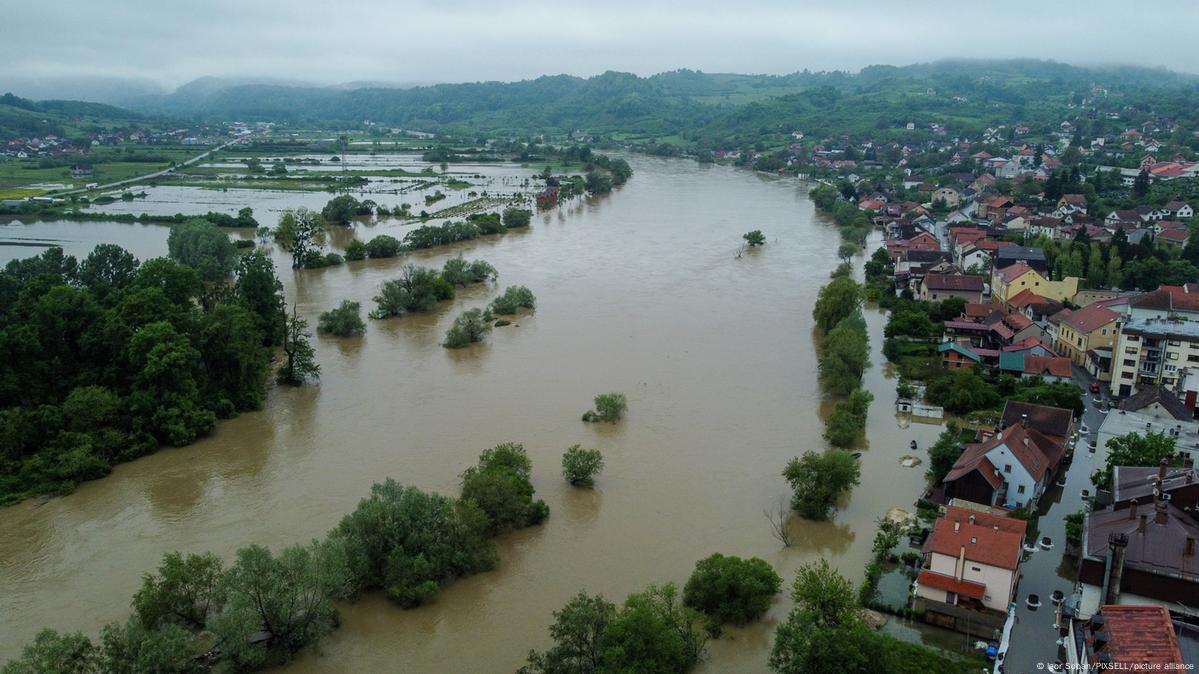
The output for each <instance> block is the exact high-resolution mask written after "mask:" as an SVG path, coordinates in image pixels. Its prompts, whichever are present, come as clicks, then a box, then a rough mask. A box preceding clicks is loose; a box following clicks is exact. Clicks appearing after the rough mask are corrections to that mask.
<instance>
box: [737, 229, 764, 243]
mask: <svg viewBox="0 0 1199 674" xmlns="http://www.w3.org/2000/svg"><path fill="white" fill-rule="evenodd" d="M741 238H743V239H745V243H747V244H749V246H750V248H752V247H754V246H761V245H765V243H766V235H765V234H763V233H762V230H760V229H755V230H752V231H749V232H746V233H744V234H742V235H741Z"/></svg>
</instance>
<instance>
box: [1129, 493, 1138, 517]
mask: <svg viewBox="0 0 1199 674" xmlns="http://www.w3.org/2000/svg"><path fill="white" fill-rule="evenodd" d="M1136 518H1137V500H1136V499H1135V498H1134V499H1133V500H1131V501H1129V502H1128V519H1130V520H1135V519H1136Z"/></svg>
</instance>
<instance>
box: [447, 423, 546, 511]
mask: <svg viewBox="0 0 1199 674" xmlns="http://www.w3.org/2000/svg"><path fill="white" fill-rule="evenodd" d="M531 471H532V462H530V461H529V456H528V454H526V453H525V448H524V446H522V445H520V444H518V443H514V442H507V443H504V444H500V445H496V446H495V447H493V448H491V449H487V450H484V451H483V453H482V454H480V455H479V463H478V464H477V465H475V466H471V467H470V468H467V469H466V470H465V471H463V473H462V500H464V501H468V502H471V503H474V504H475V505H476V506H478V508H479V509H480V510H482V511H483V512H484V513H485V514H486V515H487V517H488V519H489V521H490V525H489V527H488V531H490V532H491V533H493V534H496V533H502V532H505V531H510V530H512V529H521V528H524V527H527V526H531V525H534V524H538V523H540V522H541V521H542V520H544V519H545V518H546V517H547V516H548V515H549V506H547V505H546V504H545V502H544V501H534V500H533V483H532V482H531V481H530V479H529V476H530V473H531Z"/></svg>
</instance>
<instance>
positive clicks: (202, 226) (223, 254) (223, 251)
mask: <svg viewBox="0 0 1199 674" xmlns="http://www.w3.org/2000/svg"><path fill="white" fill-rule="evenodd" d="M167 250H168V251H169V252H170V255H171V259H173V260H175V261H176V262H178V263H180V264H183V265H186V266H188V267H191V268H192V269H194V270H196V273H197V274H199V276H200V279H201V280H202V281H203V282H204V284H205V287H206V289H207V291H206V292H205V296H206V298H208V299H206V302H205V303H206V304H210V303H211V301H212V300H211V295H212V293H213V292H214V291H215V289H216V288H217V287H219V286H220V284H223V283H224V281H225V279H226V278H227V277H228V276H229V273H230V272H231V271H233V265H234V263H235V262H236V261H237V259H236V258H237V247H236V246H234V245H233V242H232V241H230V240H229V235H228V234H226V233H225V232H223V231H221V229H220V228H219V227H217V226H215V225H213V224H212V223H210V222H208V221H207V220H202V219H194V220H188V221H186V222H182V223H179V224H177V225H173V226H172V227H171V233H170V236H168V237H167Z"/></svg>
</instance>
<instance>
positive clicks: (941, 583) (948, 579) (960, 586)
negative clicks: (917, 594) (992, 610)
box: [916, 569, 987, 601]
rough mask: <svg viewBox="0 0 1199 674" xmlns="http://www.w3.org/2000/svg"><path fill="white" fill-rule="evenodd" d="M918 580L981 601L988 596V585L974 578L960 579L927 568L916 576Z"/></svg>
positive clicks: (923, 583)
mask: <svg viewBox="0 0 1199 674" xmlns="http://www.w3.org/2000/svg"><path fill="white" fill-rule="evenodd" d="M916 582H917V583H920V584H921V585H927V586H928V587H935V588H937V589H938V590H945V591H946V592H953V593H954V594H957V595H959V596H962V597H970V598H971V599H978V600H980V601H981V600H982V598H983V597H985V596H987V586H986V585H983V584H982V583H976V582H974V581H972V580H958V579H956V578H954V577H953V576H946V575H943V574H940V573H934V572H932V571H929V570H927V569H926V570H924V571H921V572H920V575H919V576H917V577H916Z"/></svg>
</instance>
